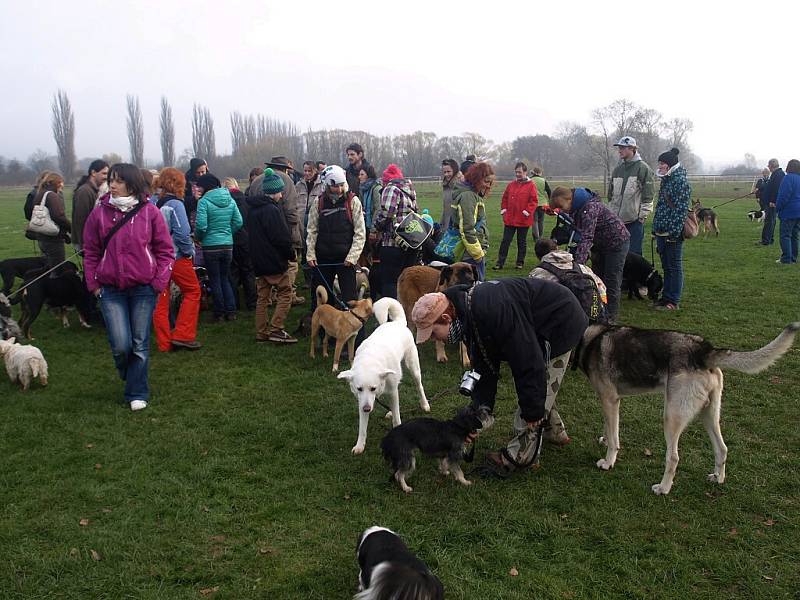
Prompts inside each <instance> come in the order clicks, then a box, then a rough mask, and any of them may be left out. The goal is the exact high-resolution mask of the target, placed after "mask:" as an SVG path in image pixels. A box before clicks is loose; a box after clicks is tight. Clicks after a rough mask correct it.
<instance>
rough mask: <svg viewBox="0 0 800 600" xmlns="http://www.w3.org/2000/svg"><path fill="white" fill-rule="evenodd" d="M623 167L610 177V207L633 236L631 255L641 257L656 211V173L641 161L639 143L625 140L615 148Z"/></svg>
mask: <svg viewBox="0 0 800 600" xmlns="http://www.w3.org/2000/svg"><path fill="white" fill-rule="evenodd" d="M614 146H615V147H616V148H617V151H618V152H619V158H620V163H619V164H618V165H617V166H616V167H615V168H614V171H613V172H612V173H611V183H610V184H609V186H608V207H609V208H610V209H611V210H612V211H613V212H614V214H616V215H617V216H618V217H619V218H620V219H622V222H623V223H625V227H626V228H627V230H628V232H629V233H630V251H631V252H633V253H634V254H639V255H641V254H642V243H643V241H644V223H645V221H646V220H647V215H649V214H650V213H651V212H652V211H653V171H652V170H651V169H650V167H648V166H647V163H646V162H644V161H643V160H642V156H641V155H640V154H639V148H638V146H637V143H636V140H635V139H634V138H632V137H631V136H629V135H626V136H623V137H621V138H620V139H619V141H618V142H617V143H616V144H614Z"/></svg>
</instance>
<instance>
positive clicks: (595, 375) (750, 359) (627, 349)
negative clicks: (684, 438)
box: [576, 322, 800, 494]
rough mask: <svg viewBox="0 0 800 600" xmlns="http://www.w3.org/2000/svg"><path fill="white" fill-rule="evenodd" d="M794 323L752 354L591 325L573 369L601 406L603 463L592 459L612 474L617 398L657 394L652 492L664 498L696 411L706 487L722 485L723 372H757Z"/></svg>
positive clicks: (782, 345) (678, 336)
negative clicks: (707, 452) (658, 427)
mask: <svg viewBox="0 0 800 600" xmlns="http://www.w3.org/2000/svg"><path fill="white" fill-rule="evenodd" d="M799 329H800V322H796V323H791V324H789V325H787V326H786V327H785V328H784V329H783V331H782V332H781V333H780V334H779V335H778V337H776V338H775V339H774V340H772V341H771V342H770V343H769V344H767V345H766V346H764V347H763V348H760V349H758V350H754V351H752V352H738V351H735V350H727V349H720V348H715V347H714V346H712V345H711V343H710V342H707V341H706V340H704V339H703V338H702V337H700V336H698V335H692V334H689V333H681V332H679V331H663V330H654V329H637V328H635V327H621V326H610V325H590V326H589V327H588V328H587V329H586V333H584V336H583V340H582V342H581V344H580V346H579V347H578V352H577V357H576V364H577V366H578V367H579V368H580V369H581V370H582V371H583V372H584V373H585V374H586V376H587V377H588V378H589V382H590V383H591V384H592V387H593V388H594V390H595V392H597V395H598V396H599V397H600V402H601V404H602V407H603V417H604V425H603V433H604V437H605V442H606V444H607V446H608V449H607V451H606V457H605V458H601V459H600V460H598V461H597V466H598V467H599V468H600V469H603V470H605V471H607V470H609V469H611V468H612V467H613V466H614V463H615V462H616V460H617V453H618V452H619V447H620V446H619V402H620V398H621V397H622V396H631V395H634V394H647V393H653V392H659V391H663V392H664V438H665V439H666V442H667V456H666V465H665V468H664V477H663V478H662V479H661V483H657V484H655V485H654V486H652V489H653V492H654V493H656V494H668V493H669V491H670V489H671V488H672V480H673V478H674V477H675V469H676V468H677V467H678V440H679V438H680V436H681V433H682V432H683V430H684V429H685V428H686V426H687V425H688V424H689V423H690V422H691V421H692V419H693V418H694V417H695V416H696V415H697V413H702V417H703V424H704V425H705V428H706V431H707V432H708V436H709V437H710V438H711V444H712V446H713V447H714V472H713V473H711V474H710V475H709V476H708V479H709V481H715V482H717V483H723V482H724V481H725V459H726V458H727V454H728V449H727V447H726V446H725V442H723V441H722V433H721V432H720V428H719V413H720V404H721V401H722V369H734V370H736V371H741V372H743V373H750V374H755V373H760V372H761V371H763V370H765V369H767V368H768V367H770V366H772V365H773V364H774V363H775V362H776V361H777V360H778V359H779V358H780V357H781V356H783V355H784V354H785V353H786V351H787V350H789V348H791V346H792V342H793V341H794V337H795V334H796V333H797V331H798V330H799Z"/></svg>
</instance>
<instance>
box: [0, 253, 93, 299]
mask: <svg viewBox="0 0 800 600" xmlns="http://www.w3.org/2000/svg"><path fill="white" fill-rule="evenodd" d="M82 253H83V252H82V251H81V250H78V251H77V252H75V254H73V255H72V256H69V257H67V258H65V259H64V260H62V261H61V262H60V263H58V264H57V265H56V266H55V267H52V268H51V269H48V270H47V271H45V272H44V273H42V274H41V275H39V276H38V277H36V278H34V279H31V280H30V281H29V282H28V283H26V284H25V285H23V286H22V287H21V288H19V289H18V290H16V291H14V292H12V293H11V294H9V295H8V296H7V298H8V299H9V300H11V298H13V297H14V296H16V295H17V294H19V293H20V292H21V291H23V290H24V289H25V288H27V287H29V286H31V285H33V284H34V283H36V282H37V281H39V280H40V279H41V278H42V277H44V276H45V275H49V274H50V273H52V272H53V271H55V270H56V269H58V268H59V267H60V266H61V265H65V264H67V263H68V262H69V261H70V259H72V258H75V257H76V256H78V255H79V254H82Z"/></svg>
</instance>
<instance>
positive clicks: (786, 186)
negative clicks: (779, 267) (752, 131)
mask: <svg viewBox="0 0 800 600" xmlns="http://www.w3.org/2000/svg"><path fill="white" fill-rule="evenodd" d="M775 211H776V213H777V215H778V218H779V219H780V220H781V226H780V242H781V257H780V258H779V259H778V260H777V261H776V262H779V263H783V264H791V263H796V262H797V240H798V235H799V234H800V160H797V159H796V158H793V159H792V160H790V161H789V163H788V164H787V165H786V176H785V177H784V178H783V179H782V180H781V185H780V188H778V197H777V198H776V200H775Z"/></svg>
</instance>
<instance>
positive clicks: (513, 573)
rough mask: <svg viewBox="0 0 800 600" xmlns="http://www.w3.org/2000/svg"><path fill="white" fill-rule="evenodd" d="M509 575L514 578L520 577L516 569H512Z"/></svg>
mask: <svg viewBox="0 0 800 600" xmlns="http://www.w3.org/2000/svg"><path fill="white" fill-rule="evenodd" d="M508 574H509V575H511V576H512V577H516V576H517V575H519V571H517V569H516V567H511V570H510V571H509V572H508Z"/></svg>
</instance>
